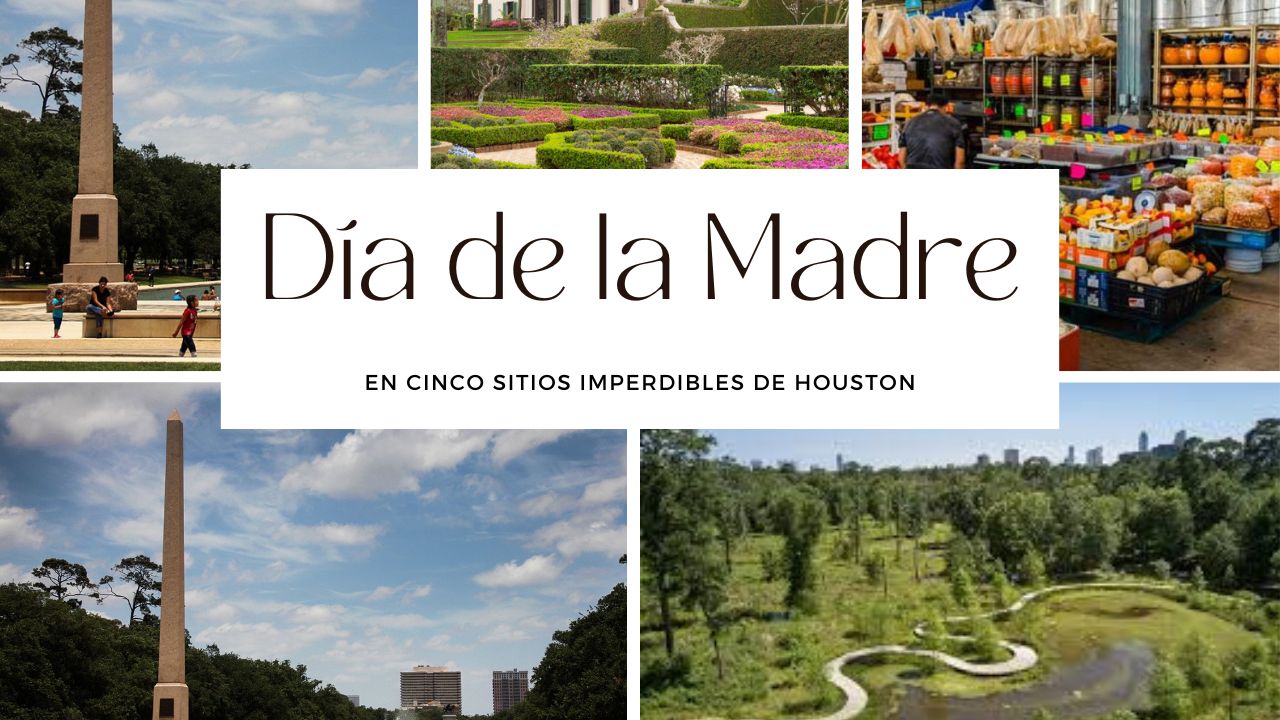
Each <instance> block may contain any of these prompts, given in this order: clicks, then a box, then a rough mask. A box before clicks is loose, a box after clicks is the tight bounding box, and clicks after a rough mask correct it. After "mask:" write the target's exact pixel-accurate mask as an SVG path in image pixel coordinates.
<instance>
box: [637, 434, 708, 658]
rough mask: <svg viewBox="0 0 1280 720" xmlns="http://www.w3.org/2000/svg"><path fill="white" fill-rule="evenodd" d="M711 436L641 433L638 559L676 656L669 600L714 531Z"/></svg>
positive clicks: (701, 559)
mask: <svg viewBox="0 0 1280 720" xmlns="http://www.w3.org/2000/svg"><path fill="white" fill-rule="evenodd" d="M714 445H715V438H713V437H711V436H710V435H703V434H701V433H698V432H696V431H693V430H644V431H642V432H641V433H640V557H641V561H642V562H643V563H644V565H645V569H646V570H647V571H648V575H649V577H650V578H651V586H652V589H653V591H654V593H655V595H656V596H657V598H658V605H659V608H660V612H661V615H662V631H663V639H664V642H665V646H666V650H667V656H668V657H672V656H674V655H675V629H674V622H673V616H672V608H671V603H672V601H673V600H675V599H677V598H679V597H680V595H681V594H682V592H683V591H684V589H685V587H686V578H685V574H684V571H685V568H686V567H691V566H692V567H700V566H701V565H702V563H703V562H704V561H705V556H706V555H707V553H708V551H709V548H710V546H711V544H712V543H713V542H714V541H715V535H714V530H713V529H712V526H711V523H710V522H709V521H708V520H709V518H710V517H711V516H712V510H713V508H712V507H711V506H710V503H709V498H711V497H712V496H713V480H714V475H713V474H712V473H711V472H710V471H709V469H708V468H707V465H706V463H705V462H704V459H705V457H706V455H707V453H708V452H710V450H711V448H712V447H713V446H714Z"/></svg>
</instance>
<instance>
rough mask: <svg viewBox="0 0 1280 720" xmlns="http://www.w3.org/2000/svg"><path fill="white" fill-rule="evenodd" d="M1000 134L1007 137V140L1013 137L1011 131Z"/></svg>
mask: <svg viewBox="0 0 1280 720" xmlns="http://www.w3.org/2000/svg"><path fill="white" fill-rule="evenodd" d="M1002 134H1003V135H1004V136H1005V137H1007V138H1009V137H1013V131H1012V130H1005V131H1004V132H1003V133H1002Z"/></svg>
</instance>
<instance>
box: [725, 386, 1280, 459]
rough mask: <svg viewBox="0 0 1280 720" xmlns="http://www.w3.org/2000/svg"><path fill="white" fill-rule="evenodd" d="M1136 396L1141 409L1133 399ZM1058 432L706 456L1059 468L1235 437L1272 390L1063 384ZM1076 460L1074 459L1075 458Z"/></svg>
mask: <svg viewBox="0 0 1280 720" xmlns="http://www.w3.org/2000/svg"><path fill="white" fill-rule="evenodd" d="M1136 392H1140V393H1141V402H1135V400H1136V398H1134V397H1133V394H1134V393H1136ZM1060 407H1061V426H1060V428H1061V429H1059V430H945V431H942V430H858V431H840V430H708V431H707V432H709V433H710V434H711V435H713V436H715V438H716V441H717V443H716V447H715V448H714V449H713V450H712V456H713V457H721V456H730V457H733V458H735V459H736V460H738V461H739V462H741V463H743V464H746V465H751V464H753V463H755V462H756V461H759V462H760V463H762V464H763V465H774V466H776V465H777V464H778V463H779V462H783V461H789V462H793V463H795V465H796V467H798V468H801V469H807V468H809V467H810V466H813V465H818V466H820V467H823V468H828V469H834V468H835V458H836V456H837V455H840V456H841V458H842V460H843V462H844V463H845V464H850V463H858V464H860V465H870V466H872V467H892V466H898V467H903V468H910V467H934V466H945V465H948V464H951V465H957V466H959V465H972V464H974V463H975V461H976V458H977V457H978V456H979V455H986V456H988V457H989V458H990V459H991V461H992V462H1000V461H1002V460H1003V459H1004V451H1005V450H1007V449H1011V448H1017V449H1018V450H1019V452H1020V456H1021V458H1022V459H1023V460H1025V459H1026V458H1029V457H1036V456H1039V457H1046V458H1049V459H1050V460H1051V461H1052V462H1054V463H1055V464H1056V463H1059V462H1061V461H1062V459H1063V458H1065V457H1066V455H1067V450H1068V448H1069V447H1070V446H1072V445H1074V446H1075V447H1076V449H1077V453H1081V452H1087V451H1088V450H1089V449H1093V448H1097V447H1102V448H1104V450H1105V451H1106V452H1105V457H1104V460H1105V461H1106V462H1108V463H1110V462H1113V461H1114V459H1115V456H1116V451H1127V450H1135V449H1136V448H1137V447H1138V434H1139V432H1142V431H1146V432H1147V433H1148V434H1149V435H1150V437H1151V438H1152V444H1153V446H1154V445H1156V444H1162V443H1165V442H1172V441H1173V440H1174V438H1175V436H1176V435H1177V433H1178V432H1179V431H1181V430H1185V431H1186V432H1187V435H1188V437H1200V438H1204V439H1210V440H1215V439H1220V438H1223V437H1227V436H1230V437H1236V438H1242V437H1243V436H1244V433H1245V432H1247V431H1248V430H1249V429H1250V428H1251V427H1252V426H1253V424H1254V423H1255V422H1256V421H1258V420H1260V419H1262V418H1265V417H1275V416H1276V415H1277V414H1280V410H1278V409H1277V408H1280V386H1276V385H1271V384H1266V383H1257V384H1244V383H1241V384H1237V383H1212V384H1200V385H1191V386H1188V385H1186V384H1176V383H1151V384H1143V385H1141V386H1134V385H1127V384H1110V383H1108V384H1084V383H1079V384H1077V383H1070V384H1064V385H1063V386H1062V389H1061V400H1060ZM1077 457H1078V455H1077Z"/></svg>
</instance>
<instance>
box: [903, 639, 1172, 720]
mask: <svg viewBox="0 0 1280 720" xmlns="http://www.w3.org/2000/svg"><path fill="white" fill-rule="evenodd" d="M1154 664H1155V653H1154V652H1153V651H1152V649H1151V647H1150V646H1149V645H1147V644H1146V643H1142V642H1121V643H1116V644H1113V645H1109V646H1105V647H1097V648H1093V649H1091V650H1090V651H1088V652H1086V653H1083V654H1082V655H1081V656H1079V657H1074V658H1064V659H1063V660H1062V661H1061V662H1060V663H1058V665H1057V667H1055V668H1054V669H1053V670H1052V671H1050V672H1049V673H1048V674H1047V675H1045V676H1044V677H1043V678H1042V679H1041V680H1039V681H1038V682H1036V683H1035V684H1033V685H1028V686H1027V687H1023V688H1018V689H1016V690H1010V691H1008V692H1002V693H995V694H992V695H987V696H983V697H947V696H944V695H934V694H930V693H929V692H927V691H925V690H923V689H921V688H920V687H918V686H916V685H907V686H906V693H905V695H903V696H902V698H901V699H900V700H899V702H898V709H897V711H896V712H895V713H893V715H891V717H893V718H895V720H1027V719H1028V718H1030V717H1031V716H1032V714H1033V713H1035V711H1036V710H1038V709H1041V708H1043V709H1045V710H1048V711H1050V712H1052V713H1053V716H1054V717H1056V718H1064V719H1065V718H1082V717H1097V716H1100V715H1105V714H1107V713H1109V712H1112V711H1114V710H1120V709H1122V708H1143V707H1146V703H1147V679H1148V677H1149V676H1150V674H1151V668H1152V666H1153V665H1154Z"/></svg>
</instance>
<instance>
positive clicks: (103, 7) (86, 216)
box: [62, 0, 124, 285]
mask: <svg viewBox="0 0 1280 720" xmlns="http://www.w3.org/2000/svg"><path fill="white" fill-rule="evenodd" d="M112 66H113V62H112V37H111V0H85V4H84V89H83V92H82V93H81V96H82V99H83V103H82V107H81V108H80V186H79V190H78V191H77V193H76V197H75V199H74V200H72V201H71V262H70V264H68V265H66V266H65V267H64V268H63V270H62V281H63V282H65V283H90V284H94V285H96V284H97V283H98V278H99V277H101V276H104V275H105V276H106V278H107V281H108V282H113V283H118V282H120V281H122V280H124V266H123V265H121V264H120V257H119V237H118V235H117V228H118V226H119V213H118V209H117V203H116V196H115V194H114V193H115V177H114V172H113V170H112V161H113V159H114V157H115V126H114V124H113V123H114V113H113V110H112V103H113V102H114V99H113V95H114V92H113V89H112V88H113V83H112V71H113V70H112Z"/></svg>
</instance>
